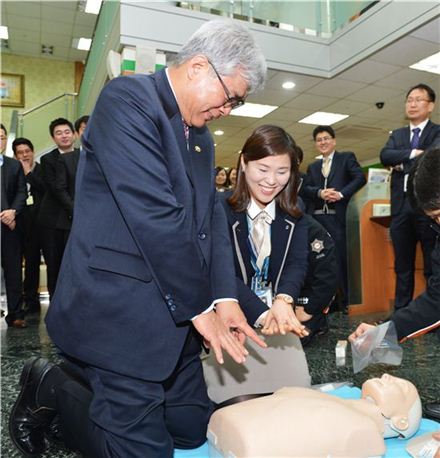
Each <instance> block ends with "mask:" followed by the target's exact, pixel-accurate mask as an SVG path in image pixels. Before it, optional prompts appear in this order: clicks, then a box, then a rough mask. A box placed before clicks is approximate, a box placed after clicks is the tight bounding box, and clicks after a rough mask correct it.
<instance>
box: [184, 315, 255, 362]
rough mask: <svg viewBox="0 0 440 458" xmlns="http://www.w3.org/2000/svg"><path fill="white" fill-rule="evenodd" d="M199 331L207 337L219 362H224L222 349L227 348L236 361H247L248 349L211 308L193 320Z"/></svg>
mask: <svg viewBox="0 0 440 458" xmlns="http://www.w3.org/2000/svg"><path fill="white" fill-rule="evenodd" d="M192 324H193V325H194V327H195V328H196V330H197V332H198V333H199V334H200V335H201V336H202V337H203V338H204V339H205V342H206V343H207V344H208V345H209V346H210V347H211V348H212V349H213V350H214V354H215V357H216V359H217V361H218V363H220V364H223V362H224V360H223V353H222V349H223V350H225V351H226V352H227V353H228V354H229V355H230V356H231V357H232V358H233V360H234V361H235V362H237V363H239V364H241V363H244V362H245V356H247V355H248V352H247V350H246V349H245V348H244V346H243V344H241V343H240V342H239V341H238V340H237V339H236V338H235V337H234V336H233V335H232V333H231V331H230V330H229V329H227V328H226V327H225V325H224V324H223V322H222V320H221V319H220V317H219V316H218V315H217V314H216V312H214V310H211V311H210V312H208V313H202V314H200V315H198V316H197V317H196V318H194V319H193V320H192Z"/></svg>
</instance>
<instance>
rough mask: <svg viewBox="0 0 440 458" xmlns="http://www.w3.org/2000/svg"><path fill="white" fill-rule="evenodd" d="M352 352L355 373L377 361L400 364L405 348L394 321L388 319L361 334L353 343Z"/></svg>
mask: <svg viewBox="0 0 440 458" xmlns="http://www.w3.org/2000/svg"><path fill="white" fill-rule="evenodd" d="M351 354H352V356H353V372H354V373H355V374H356V373H358V372H360V371H361V370H362V369H365V368H366V367H367V366H368V365H370V364H375V363H384V364H392V365H394V366H398V365H399V364H400V363H401V362H402V355H403V350H402V348H401V347H400V345H399V342H398V340H397V331H396V327H395V326H394V323H393V322H392V321H388V322H387V323H383V324H380V325H379V326H375V327H374V328H372V329H370V330H368V331H367V332H365V333H364V334H362V335H361V336H359V337H358V338H357V339H356V340H355V341H354V342H352V343H351Z"/></svg>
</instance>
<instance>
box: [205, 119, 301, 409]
mask: <svg viewBox="0 0 440 458" xmlns="http://www.w3.org/2000/svg"><path fill="white" fill-rule="evenodd" d="M237 169H238V171H237V185H236V188H235V190H234V191H233V192H232V193H231V192H229V193H222V199H221V201H222V203H223V205H224V208H225V211H226V215H227V219H228V225H229V230H230V236H231V241H232V246H233V251H234V261H235V273H236V278H237V291H238V300H239V303H240V306H241V308H242V310H243V312H244V314H245V315H246V318H247V320H248V322H249V324H251V325H254V326H263V329H262V333H263V334H266V335H267V337H266V343H267V345H268V347H267V348H265V349H264V350H263V349H262V350H261V351H260V349H259V348H257V347H256V346H255V345H252V343H251V342H250V343H249V345H248V349H249V356H248V357H247V359H246V362H245V364H244V365H243V367H240V368H237V367H234V364H233V363H232V361H231V360H230V359H228V358H226V359H225V363H224V364H223V365H222V366H221V367H220V366H219V365H217V364H215V361H214V359H213V358H212V357H211V356H208V357H207V358H206V359H205V360H204V361H203V371H204V374H205V380H206V383H207V386H208V394H209V396H210V397H211V399H212V400H213V401H214V402H217V403H219V404H221V403H222V402H224V401H226V400H229V399H230V398H234V397H236V396H240V395H244V394H255V393H265V392H272V391H274V390H276V389H278V388H281V387H283V386H286V385H290V386H292V385H296V386H309V385H310V375H309V372H308V367H307V361H306V358H305V355H304V351H303V349H302V346H301V343H300V340H299V338H298V337H297V336H299V337H302V336H306V335H307V334H308V331H307V330H306V328H305V326H303V325H302V324H301V323H300V322H299V320H298V319H297V317H296V315H295V311H294V306H295V303H296V299H297V298H298V297H299V294H300V291H301V287H302V285H303V282H304V279H305V276H306V271H307V258H308V246H307V245H308V242H307V240H308V225H307V223H306V221H305V218H302V213H301V211H300V210H299V208H298V207H297V189H298V181H299V173H298V162H297V160H296V145H295V142H294V140H293V139H292V137H291V136H290V135H289V134H288V133H287V132H285V131H284V130H283V129H282V128H280V127H277V126H272V125H265V126H261V127H259V128H257V129H256V130H255V131H254V132H253V133H252V135H251V136H250V137H249V138H248V139H247V141H246V143H245V145H244V147H243V149H242V152H241V154H240V159H239V161H238V167H237ZM262 210H264V211H266V213H267V214H268V215H269V217H270V220H271V222H270V229H269V230H270V241H271V243H270V245H271V249H270V254H269V255H268V256H267V257H266V260H265V261H264V262H263V263H262V260H261V259H260V262H259V263H257V262H256V260H255V257H256V256H255V254H254V250H255V249H254V246H253V241H252V237H250V236H249V234H250V233H252V227H253V224H254V220H255V219H256V218H257V215H258V213H259V212H260V211H262ZM265 216H266V215H265ZM265 224H268V223H265ZM267 252H269V250H267ZM262 257H263V256H262ZM262 257H261V258H262ZM258 265H260V266H261V269H260V268H259V267H258ZM258 274H259V275H258ZM256 277H259V278H256ZM259 284H261V287H260V288H258V287H257V285H259ZM262 291H266V293H267V294H270V295H271V297H272V296H274V299H273V302H272V307H271V308H270V309H269V307H268V305H266V303H265V302H263V300H261V299H260V297H259V294H260V293H261V292H262ZM290 331H291V332H290ZM273 334H278V335H273ZM279 334H282V335H279ZM295 334H297V335H295ZM235 366H236V365H235Z"/></svg>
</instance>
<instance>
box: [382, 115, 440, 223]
mask: <svg viewBox="0 0 440 458" xmlns="http://www.w3.org/2000/svg"><path fill="white" fill-rule="evenodd" d="M410 135H411V131H410V127H409V126H407V127H402V128H400V129H396V130H394V131H393V132H392V133H391V135H390V137H389V139H388V141H387V143H386V145H385V146H384V147H383V148H382V151H381V152H380V160H381V162H382V164H383V165H384V166H385V167H388V166H391V167H394V166H395V165H399V164H402V165H403V170H402V171H399V170H393V171H392V173H391V214H392V215H396V214H397V213H399V212H400V211H401V210H402V208H403V203H404V201H405V192H404V180H405V175H406V174H407V173H409V171H410V169H411V167H412V165H413V164H414V159H410V158H409V157H410V155H411V151H412V148H411V143H410ZM434 145H440V125H438V124H434V123H433V122H431V121H428V124H426V126H425V128H424V129H423V131H422V135H421V136H420V141H419V148H418V149H422V150H425V149H427V148H429V147H430V146H434Z"/></svg>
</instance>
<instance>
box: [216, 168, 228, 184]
mask: <svg viewBox="0 0 440 458" xmlns="http://www.w3.org/2000/svg"><path fill="white" fill-rule="evenodd" d="M226 179H227V175H226V171H225V170H223V169H221V170H219V172H218V173H217V175H216V177H215V184H216V185H217V186H223V185H224V184H225V183H226Z"/></svg>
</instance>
